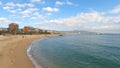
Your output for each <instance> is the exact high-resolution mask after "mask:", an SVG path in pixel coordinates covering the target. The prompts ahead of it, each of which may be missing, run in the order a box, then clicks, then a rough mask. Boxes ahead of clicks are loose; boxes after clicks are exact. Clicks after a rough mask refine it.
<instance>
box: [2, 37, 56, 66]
mask: <svg viewBox="0 0 120 68" xmlns="http://www.w3.org/2000/svg"><path fill="white" fill-rule="evenodd" d="M24 36H25V37H24V38H23V37H22V35H15V36H14V35H13V36H10V37H6V36H2V37H0V68H35V65H34V64H33V63H32V61H31V60H30V58H29V57H28V56H27V53H26V52H27V48H28V47H29V46H30V45H31V43H32V42H33V41H34V40H37V39H41V38H45V37H51V36H57V35H24Z"/></svg>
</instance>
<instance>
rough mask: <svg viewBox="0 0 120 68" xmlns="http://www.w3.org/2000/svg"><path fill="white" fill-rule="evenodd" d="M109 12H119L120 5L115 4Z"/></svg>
mask: <svg viewBox="0 0 120 68" xmlns="http://www.w3.org/2000/svg"><path fill="white" fill-rule="evenodd" d="M110 13H120V5H118V6H116V7H115V8H114V9H112V10H111V11H110Z"/></svg>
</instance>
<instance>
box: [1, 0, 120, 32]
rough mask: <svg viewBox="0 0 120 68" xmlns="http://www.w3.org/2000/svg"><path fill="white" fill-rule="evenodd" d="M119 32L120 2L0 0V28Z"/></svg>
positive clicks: (111, 0)
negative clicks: (27, 27)
mask: <svg viewBox="0 0 120 68" xmlns="http://www.w3.org/2000/svg"><path fill="white" fill-rule="evenodd" d="M11 22H15V23H18V24H19V26H20V28H23V27H24V26H26V25H28V26H33V27H39V28H42V29H48V30H61V31H63V30H65V31H67V30H87V31H93V32H109V33H120V0H0V27H8V24H9V23H11Z"/></svg>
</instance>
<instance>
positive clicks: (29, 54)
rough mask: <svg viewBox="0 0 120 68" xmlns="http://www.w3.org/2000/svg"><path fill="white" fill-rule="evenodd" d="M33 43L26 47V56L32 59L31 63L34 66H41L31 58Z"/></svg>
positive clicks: (39, 67)
mask: <svg viewBox="0 0 120 68" xmlns="http://www.w3.org/2000/svg"><path fill="white" fill-rule="evenodd" d="M33 43H34V42H33ZM33 43H32V44H31V45H30V46H29V47H28V48H27V56H28V57H29V59H30V60H31V61H32V63H33V64H34V65H35V68H43V67H42V66H40V65H39V64H38V63H37V62H36V61H35V59H34V58H33V56H32V54H31V51H32V46H33Z"/></svg>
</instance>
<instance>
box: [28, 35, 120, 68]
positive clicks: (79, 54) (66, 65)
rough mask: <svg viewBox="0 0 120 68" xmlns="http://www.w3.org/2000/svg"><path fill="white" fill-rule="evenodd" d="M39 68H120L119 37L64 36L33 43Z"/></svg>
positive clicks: (32, 52)
mask: <svg viewBox="0 0 120 68" xmlns="http://www.w3.org/2000/svg"><path fill="white" fill-rule="evenodd" d="M28 55H29V57H30V59H31V60H32V61H33V63H34V64H35V65H36V66H37V67H36V68H120V35H80V34H78V35H77V34H76V35H63V36H56V37H48V38H44V39H40V40H36V41H34V42H33V43H32V44H31V46H30V47H29V48H28Z"/></svg>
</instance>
